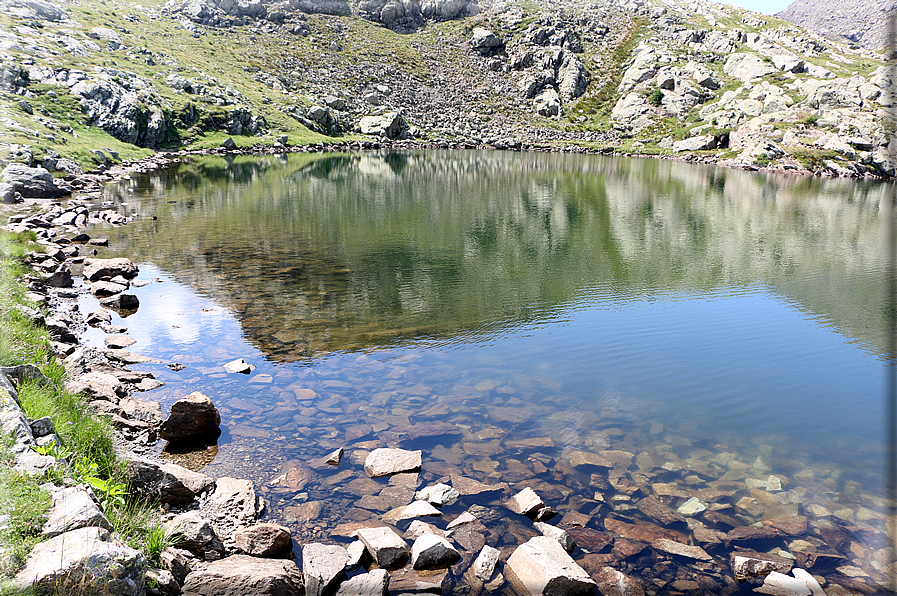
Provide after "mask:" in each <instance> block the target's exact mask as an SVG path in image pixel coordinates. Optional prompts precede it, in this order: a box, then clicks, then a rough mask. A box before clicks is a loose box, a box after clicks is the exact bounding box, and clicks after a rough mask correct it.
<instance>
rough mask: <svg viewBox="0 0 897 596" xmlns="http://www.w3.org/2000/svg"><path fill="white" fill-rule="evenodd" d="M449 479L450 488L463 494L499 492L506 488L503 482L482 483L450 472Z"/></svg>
mask: <svg viewBox="0 0 897 596" xmlns="http://www.w3.org/2000/svg"><path fill="white" fill-rule="evenodd" d="M451 480H452V488H454V489H455V490H457V491H458V492H459V493H460V494H462V495H465V496H470V495H481V494H485V493H494V492H501V491H504V490H506V489H507V488H508V485H507V483H505V482H499V483H498V484H484V483H482V482H480V481H478V480H474V479H473V478H467V477H466V476H457V475H455V474H452V477H451Z"/></svg>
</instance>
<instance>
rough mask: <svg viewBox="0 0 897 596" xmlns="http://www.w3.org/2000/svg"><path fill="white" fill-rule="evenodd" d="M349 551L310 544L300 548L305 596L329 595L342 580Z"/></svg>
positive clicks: (331, 546) (314, 543) (336, 546)
mask: <svg viewBox="0 0 897 596" xmlns="http://www.w3.org/2000/svg"><path fill="white" fill-rule="evenodd" d="M348 562H349V551H347V550H346V549H345V548H343V547H342V546H339V545H335V544H319V543H317V542H312V543H311V544H306V545H305V546H303V547H302V570H303V576H304V578H305V594H306V596H321V595H322V594H324V593H328V594H329V593H331V592H332V591H333V588H334V587H335V586H336V585H337V584H338V583H339V581H340V579H342V578H344V577H345V575H346V573H345V570H346V564H347V563H348Z"/></svg>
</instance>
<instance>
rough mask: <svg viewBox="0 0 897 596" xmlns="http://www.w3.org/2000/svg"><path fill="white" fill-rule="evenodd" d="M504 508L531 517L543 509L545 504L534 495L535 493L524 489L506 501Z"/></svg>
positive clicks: (529, 489) (527, 488)
mask: <svg viewBox="0 0 897 596" xmlns="http://www.w3.org/2000/svg"><path fill="white" fill-rule="evenodd" d="M505 506H506V507H507V508H508V509H510V510H511V511H513V512H514V513H517V514H519V515H532V514H535V513H536V512H538V511H539V510H540V509H542V508H543V507H545V503H543V502H542V499H541V498H539V495H537V494H536V491H534V490H533V489H531V488H529V487H526V488H525V489H523V490H522V491H520V492H519V493H517V494H516V495H514V496H513V497H511V498H510V499H508V500H507V502H506V503H505Z"/></svg>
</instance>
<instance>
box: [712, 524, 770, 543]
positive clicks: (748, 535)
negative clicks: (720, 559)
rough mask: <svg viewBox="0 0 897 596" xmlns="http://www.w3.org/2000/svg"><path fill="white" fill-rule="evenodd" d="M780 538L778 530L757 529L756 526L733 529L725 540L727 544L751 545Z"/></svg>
mask: <svg viewBox="0 0 897 596" xmlns="http://www.w3.org/2000/svg"><path fill="white" fill-rule="evenodd" d="M778 537H779V532H778V530H775V529H773V528H757V527H755V526H740V527H738V528H732V529H731V530H729V532H728V533H727V534H726V537H725V538H723V541H724V542H725V543H726V544H750V543H752V542H761V541H765V540H773V539H775V538H778Z"/></svg>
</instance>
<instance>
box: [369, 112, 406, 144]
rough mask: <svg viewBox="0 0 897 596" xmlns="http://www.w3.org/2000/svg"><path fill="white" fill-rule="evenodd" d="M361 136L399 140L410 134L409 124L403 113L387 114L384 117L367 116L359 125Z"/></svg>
mask: <svg viewBox="0 0 897 596" xmlns="http://www.w3.org/2000/svg"><path fill="white" fill-rule="evenodd" d="M358 127H359V128H360V129H361V134H365V135H377V136H381V137H386V138H387V139H399V138H402V136H403V135H404V134H405V133H406V132H408V123H407V122H405V119H404V118H403V117H402V114H401V112H387V113H386V114H383V115H382V116H365V117H364V118H362V119H361V121H360V122H359V123H358Z"/></svg>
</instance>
